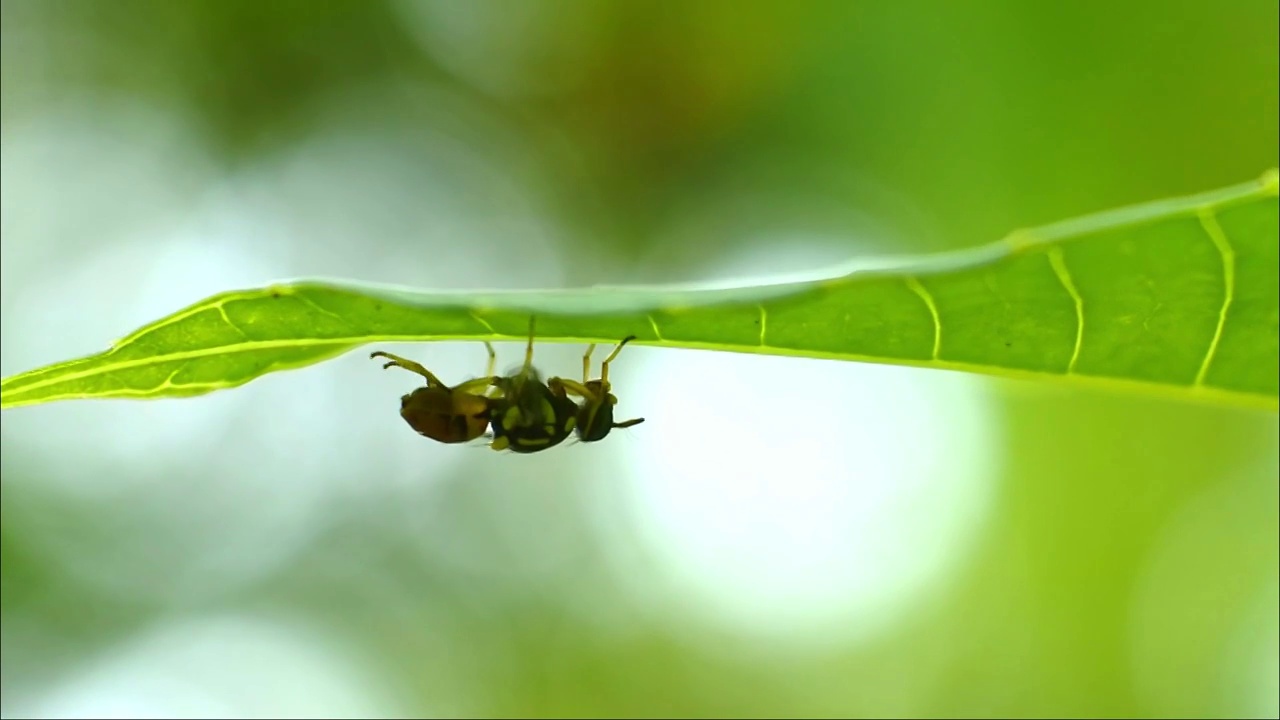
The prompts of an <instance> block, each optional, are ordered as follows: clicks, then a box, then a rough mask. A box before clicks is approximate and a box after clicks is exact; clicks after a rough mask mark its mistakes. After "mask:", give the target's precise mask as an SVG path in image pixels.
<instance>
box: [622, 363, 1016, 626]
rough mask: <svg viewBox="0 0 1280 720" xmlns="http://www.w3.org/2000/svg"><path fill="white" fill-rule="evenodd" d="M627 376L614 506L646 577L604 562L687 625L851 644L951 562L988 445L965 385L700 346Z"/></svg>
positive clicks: (977, 500)
mask: <svg viewBox="0 0 1280 720" xmlns="http://www.w3.org/2000/svg"><path fill="white" fill-rule="evenodd" d="M625 377H626V379H625V381H623V380H622V375H621V373H619V381H618V382H619V387H618V388H617V392H618V394H619V397H620V398H622V399H623V401H624V402H626V403H627V405H626V407H627V410H626V413H639V412H641V411H643V414H644V415H645V416H646V417H647V422H646V423H645V424H643V425H640V426H638V427H636V428H632V429H631V430H630V432H631V433H633V435H634V437H633V438H632V439H633V440H634V442H629V443H624V446H625V447H626V448H627V449H629V450H630V453H631V455H632V465H631V467H632V472H631V473H630V481H629V483H628V485H627V488H628V490H629V496H627V497H625V498H620V499H619V500H618V502H619V504H620V505H623V506H626V507H629V508H632V510H633V512H632V516H633V517H632V522H633V523H634V526H635V528H636V533H637V535H638V537H639V538H640V541H641V542H643V543H644V544H645V545H646V546H647V553H646V554H649V555H651V556H653V558H654V559H655V561H656V562H657V563H658V566H659V567H658V570H657V574H658V576H659V578H658V579H659V583H658V585H659V587H658V588H654V587H650V583H649V581H650V580H652V579H653V578H650V577H648V576H646V575H645V574H643V573H640V572H637V568H636V567H635V566H634V564H633V563H634V558H628V559H627V560H625V564H626V565H628V566H629V567H619V571H620V573H621V575H622V576H623V577H624V578H628V579H632V580H636V584H637V586H638V587H636V588H635V589H636V590H638V591H640V592H641V593H642V594H647V595H649V596H650V597H651V598H652V599H654V600H655V601H657V602H659V603H661V604H671V605H674V606H676V607H682V608H685V609H692V610H693V611H694V612H695V613H696V614H697V615H698V616H699V617H700V618H701V620H700V622H701V621H703V620H705V621H708V622H710V623H713V624H718V625H719V626H721V627H722V629H725V630H728V631H731V632H734V633H739V634H741V635H743V636H746V637H747V638H755V639H765V640H779V641H785V642H786V643H791V644H795V645H798V646H806V645H809V646H822V645H825V644H828V643H830V644H839V643H842V642H857V641H861V640H865V639H867V638H868V637H870V636H872V635H874V634H875V633H877V632H879V631H881V630H885V629H887V628H888V627H889V626H890V625H891V624H892V622H893V621H894V620H895V619H897V618H899V617H901V616H902V615H903V614H904V613H906V612H909V611H910V609H911V608H912V607H914V602H913V601H915V600H917V599H921V598H923V597H925V596H926V595H927V591H928V590H929V588H930V587H932V586H936V585H937V584H938V583H940V582H942V581H943V580H944V579H945V577H946V574H947V573H948V572H949V571H951V570H954V569H955V568H956V567H957V566H958V565H959V564H960V561H961V560H962V558H963V557H964V555H965V553H966V552H967V550H968V548H969V547H970V545H971V541H972V540H974V538H975V535H976V534H977V533H978V531H979V530H980V529H981V527H982V523H983V521H984V520H985V519H986V517H987V514H988V511H989V504H990V500H991V497H992V494H993V490H994V488H993V486H992V479H993V477H994V474H995V471H996V468H994V467H993V457H992V456H993V449H994V448H998V447H999V444H1000V443H999V440H998V437H995V433H996V430H995V428H994V427H993V426H992V421H991V418H990V416H989V413H988V403H987V399H986V396H985V394H984V392H983V388H982V386H981V383H980V381H976V380H974V379H972V378H968V377H965V376H959V375H949V374H946V375H944V374H941V373H936V372H922V371H916V370H910V369H904V368H893V367H884V366H870V365H861V364H855V363H848V362H836V361H817V360H807V359H794V358H780V357H765V356H749V355H733V354H724V353H711V352H699V351H667V352H664V353H655V354H654V357H653V358H652V361H651V362H650V363H648V364H647V365H645V366H644V367H642V368H637V369H634V370H631V371H630V372H629V373H628V374H627V375H626V376H625ZM628 390H630V395H629V396H628V395H626V394H624V393H626V392H627V391H628ZM624 414H625V413H624ZM628 416H629V415H628ZM640 578H643V579H640Z"/></svg>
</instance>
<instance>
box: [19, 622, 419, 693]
mask: <svg viewBox="0 0 1280 720" xmlns="http://www.w3.org/2000/svg"><path fill="white" fill-rule="evenodd" d="M371 660H372V659H371V658H368V657H363V656H362V655H361V654H360V653H359V652H358V651H357V650H356V649H355V648H353V647H350V646H348V645H346V644H345V643H343V642H341V641H338V640H336V639H333V638H327V637H325V636H324V634H323V633H322V632H321V630H320V629H319V628H317V627H310V626H303V625H300V624H296V623H285V622H282V621H280V620H278V619H275V618H265V617H249V616H227V617H211V618H198V619H187V620H180V621H173V622H169V623H165V624H161V625H159V626H156V627H154V628H152V629H151V630H149V631H146V632H144V633H143V634H142V635H141V636H140V637H137V638H134V639H132V640H130V641H126V642H124V643H121V644H120V645H118V646H116V647H113V648H110V649H109V650H108V651H106V652H105V653H103V656H102V657H99V658H97V659H96V660H94V661H90V662H88V663H85V664H84V665H82V666H81V667H79V668H78V669H77V670H75V671H72V672H71V673H70V677H68V678H67V679H65V680H64V681H63V682H61V683H59V684H57V685H56V686H55V687H54V688H53V689H51V690H50V691H49V692H47V693H46V694H44V695H43V696H42V697H38V698H33V699H32V700H30V701H29V702H28V703H26V704H25V705H26V706H25V707H24V706H21V705H19V706H18V707H9V708H6V715H7V716H9V717H25V718H175V717H187V718H238V717H299V718H301V717H315V718H342V717H351V718H368V717H387V716H403V715H408V714H411V712H412V714H418V712H414V711H411V710H410V707H411V706H409V705H407V704H406V703H405V702H404V701H403V700H402V699H401V697H400V696H399V693H398V692H397V691H396V690H395V689H393V688H392V687H389V686H388V685H387V683H386V682H385V680H383V679H382V677H380V674H379V672H378V669H377V666H376V665H375V664H373V663H371ZM419 712H420V711H419Z"/></svg>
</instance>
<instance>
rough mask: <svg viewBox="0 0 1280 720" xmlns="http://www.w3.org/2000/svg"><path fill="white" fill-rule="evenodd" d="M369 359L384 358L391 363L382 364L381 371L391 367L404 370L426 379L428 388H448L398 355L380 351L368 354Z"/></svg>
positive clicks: (422, 368)
mask: <svg viewBox="0 0 1280 720" xmlns="http://www.w3.org/2000/svg"><path fill="white" fill-rule="evenodd" d="M369 357H371V358H376V357H384V358H387V359H388V360H390V361H391V362H389V363H384V364H383V366H382V369H383V370H386V369H388V368H393V367H398V368H404V369H405V370H408V371H409V372H411V373H417V374H419V375H421V376H422V377H424V378H426V379H427V386H428V387H430V386H439V387H448V385H445V384H444V383H442V382H440V378H438V377H436V376H435V375H433V374H431V371H430V370H428V369H426V368H424V367H422V365H421V364H419V363H416V362H414V361H412V360H409V359H407V358H402V357H400V356H399V355H392V354H391V353H385V352H382V351H381V350H378V351H377V352H372V353H369Z"/></svg>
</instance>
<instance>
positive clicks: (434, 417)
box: [369, 342, 498, 444]
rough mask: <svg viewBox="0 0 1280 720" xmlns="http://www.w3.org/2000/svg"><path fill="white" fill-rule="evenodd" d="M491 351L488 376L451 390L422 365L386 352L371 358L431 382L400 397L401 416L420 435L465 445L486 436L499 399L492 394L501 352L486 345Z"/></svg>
mask: <svg viewBox="0 0 1280 720" xmlns="http://www.w3.org/2000/svg"><path fill="white" fill-rule="evenodd" d="M484 346H485V348H486V349H488V351H489V366H488V369H487V370H485V377H479V378H475V379H474V380H468V381H466V382H464V383H461V384H459V385H456V386H454V387H449V386H448V385H445V384H444V383H443V382H441V381H440V378H438V377H436V376H435V375H434V374H433V373H432V372H431V371H430V370H428V369H426V368H425V367H423V366H422V365H421V364H419V363H416V362H414V361H413V360H408V359H405V358H402V357H400V356H398V355H392V354H391V353H385V352H381V351H378V352H374V353H370V354H369V357H371V358H376V357H382V358H387V359H388V360H389V361H390V362H387V363H385V364H384V365H383V366H382V368H383V369H384V370H385V369H387V368H392V367H399V368H404V369H405V370H408V371H409V372H413V373H417V374H419V375H421V376H422V377H424V378H426V379H427V384H426V386H425V387H420V388H417V389H416V390H414V391H413V392H411V393H409V394H408V395H404V396H402V397H401V398H400V417H402V418H404V421H405V422H406V423H408V424H409V427H411V428H413V429H414V430H415V431H417V433H418V434H419V435H423V436H425V437H429V438H431V439H432V440H435V441H437V442H442V443H448V444H453V443H464V442H470V441H472V440H475V439H476V438H478V437H480V436H481V435H484V433H485V430H486V429H487V428H488V427H489V418H490V415H491V414H492V412H493V407H494V401H495V398H494V397H493V395H492V394H491V392H492V389H493V388H494V383H495V382H496V381H497V380H498V377H497V376H496V375H494V374H493V368H494V363H495V362H496V361H497V353H495V352H494V351H493V346H492V345H490V344H489V343H487V342H486V343H485V344H484Z"/></svg>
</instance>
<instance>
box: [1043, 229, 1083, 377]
mask: <svg viewBox="0 0 1280 720" xmlns="http://www.w3.org/2000/svg"><path fill="white" fill-rule="evenodd" d="M1048 256H1049V265H1050V266H1051V267H1052V268H1053V274H1054V275H1057V276H1058V282H1059V283H1061V284H1062V288H1063V289H1064V290H1066V291H1067V294H1068V295H1070V296H1071V302H1072V303H1074V304H1075V308H1076V342H1075V347H1074V348H1072V349H1071V360H1070V362H1068V363H1067V374H1068V375H1073V374H1075V371H1076V363H1078V362H1080V348H1081V347H1083V346H1084V298H1082V297H1080V291H1079V290H1077V289H1076V284H1075V282H1074V281H1073V280H1072V279H1071V271H1070V270H1068V269H1067V259H1066V257H1065V256H1064V255H1063V254H1062V248H1061V247H1060V246H1055V247H1052V248H1049V252H1048Z"/></svg>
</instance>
